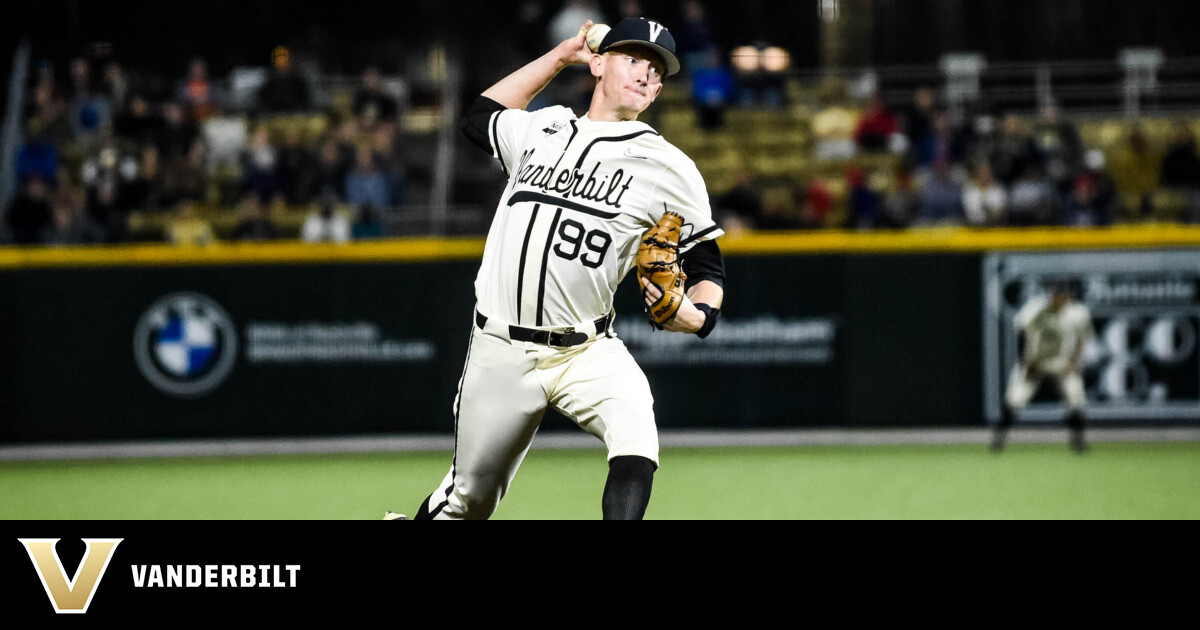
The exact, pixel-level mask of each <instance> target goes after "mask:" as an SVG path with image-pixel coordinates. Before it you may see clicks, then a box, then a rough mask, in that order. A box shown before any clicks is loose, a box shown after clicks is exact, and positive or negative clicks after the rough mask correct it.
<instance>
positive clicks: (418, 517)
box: [413, 494, 433, 521]
mask: <svg viewBox="0 0 1200 630" xmlns="http://www.w3.org/2000/svg"><path fill="white" fill-rule="evenodd" d="M432 498H433V495H432V494H431V495H429V496H427V497H425V502H424V503H422V504H421V507H420V508H418V509H417V513H416V514H415V515H414V516H413V520H414V521H431V520H433V517H432V516H430V515H429V500H430V499H432Z"/></svg>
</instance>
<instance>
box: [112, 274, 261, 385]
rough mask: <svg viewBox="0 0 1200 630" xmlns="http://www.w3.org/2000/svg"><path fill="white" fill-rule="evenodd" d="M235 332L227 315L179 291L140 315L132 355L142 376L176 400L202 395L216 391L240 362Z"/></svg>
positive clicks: (200, 298)
mask: <svg viewBox="0 0 1200 630" xmlns="http://www.w3.org/2000/svg"><path fill="white" fill-rule="evenodd" d="M237 345H238V344H237V331H236V329H235V328H234V325H233V321H232V320H231V319H230V318H229V315H228V314H226V313H225V311H224V310H223V309H222V308H221V307H220V306H219V305H218V304H217V303H216V302H214V301H213V300H212V299H210V298H208V297H206V296H203V295H200V294H199V293H175V294H172V295H168V296H166V297H164V298H162V299H160V300H158V301H157V302H155V303H154V304H153V305H151V306H150V308H149V309H147V310H146V312H145V313H144V314H143V315H142V317H141V319H140V320H139V321H138V325H137V330H136V332H135V333H134V355H135V356H136V358H137V362H138V367H139V368H140V369H141V371H142V374H143V375H145V377H146V379H147V380H148V381H150V383H151V384H152V385H154V386H155V387H156V388H158V389H159V390H160V391H162V392H163V393H166V394H170V395H173V396H183V397H195V396H203V395H205V394H207V393H209V392H211V391H212V390H214V389H216V387H217V386H218V385H220V384H221V382H222V381H223V380H225V377H226V376H228V375H229V372H230V370H232V369H233V365H234V363H235V360H236V358H237Z"/></svg>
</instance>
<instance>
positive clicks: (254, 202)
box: [0, 0, 1200, 245]
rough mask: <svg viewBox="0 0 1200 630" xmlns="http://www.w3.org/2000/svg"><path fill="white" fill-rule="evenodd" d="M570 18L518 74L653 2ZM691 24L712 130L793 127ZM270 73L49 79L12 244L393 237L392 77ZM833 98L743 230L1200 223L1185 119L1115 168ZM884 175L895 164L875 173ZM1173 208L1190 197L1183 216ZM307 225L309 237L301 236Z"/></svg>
mask: <svg viewBox="0 0 1200 630" xmlns="http://www.w3.org/2000/svg"><path fill="white" fill-rule="evenodd" d="M557 6H558V10H557V12H556V13H550V12H549V11H548V10H546V9H548V8H549V7H547V6H546V5H544V4H543V3H541V2H536V1H534V0H527V1H525V2H523V3H522V4H521V5H520V7H519V11H518V13H517V17H516V23H517V27H516V28H517V31H518V32H519V33H521V34H523V35H524V36H523V37H522V38H520V39H519V42H520V46H521V49H520V50H519V51H517V52H518V53H519V54H520V55H523V56H524V57H530V56H535V55H537V54H541V52H544V49H545V46H547V45H551V44H553V43H556V42H558V41H560V40H561V39H564V38H565V37H567V36H570V35H573V34H574V33H575V32H576V30H577V29H578V24H579V23H581V22H582V21H583V20H584V19H587V18H591V19H597V20H600V21H615V20H619V19H620V18H622V17H627V16H633V15H639V14H641V6H640V4H639V3H638V2H637V0H622V1H621V2H620V3H618V4H617V5H616V7H617V14H616V15H612V16H608V17H605V16H604V15H603V13H602V12H601V10H600V7H599V5H598V4H597V3H596V2H595V1H594V0H564V1H563V2H562V3H561V4H559V5H557ZM679 9H680V15H679V16H678V22H677V26H676V27H675V28H674V29H673V31H674V33H675V37H676V41H677V44H678V50H679V56H680V58H681V60H682V61H683V67H684V75H683V76H682V77H681V78H683V79H684V80H685V81H686V82H687V83H686V85H687V86H688V89H690V92H691V98H692V103H693V106H694V107H695V110H696V113H697V117H696V125H697V126H698V127H699V128H700V129H702V130H705V131H708V132H717V131H719V130H720V129H721V128H722V126H723V125H724V124H725V118H726V116H725V114H726V112H727V111H728V110H729V109H730V108H755V109H770V110H775V111H784V110H785V109H786V107H787V102H786V101H787V98H786V94H785V93H786V90H785V89H784V86H783V84H782V83H781V81H782V78H781V77H783V76H784V75H783V73H781V72H774V71H772V72H747V71H745V69H744V68H742V69H738V68H736V67H732V66H731V65H730V64H729V63H727V60H728V59H729V56H728V55H727V52H726V51H727V49H728V46H724V45H722V44H719V43H718V34H719V28H714V26H713V24H711V23H710V21H709V18H708V16H707V15H706V12H705V8H704V4H703V3H702V2H699V1H698V0H681V2H680V4H679ZM718 26H719V25H718ZM750 48H754V46H751V47H750ZM760 50H764V51H765V50H768V48H763V47H760ZM776 50H777V49H776ZM785 61H786V60H784V61H779V60H775V61H772V60H771V59H770V58H769V57H768V56H764V57H763V58H762V59H761V60H760V64H759V66H758V67H759V68H760V69H761V68H776V69H778V68H784V67H786V63H784V62H785ZM270 62H271V63H270V66H269V68H268V69H263V70H261V72H259V74H257V75H253V74H252V75H247V77H249V78H254V79H255V80H254V81H251V83H252V84H253V85H255V86H256V88H255V90H254V94H253V97H252V98H251V99H249V101H248V102H247V101H246V100H245V99H242V98H238V97H237V96H236V95H235V94H234V92H235V91H237V90H238V89H241V88H244V86H245V83H244V82H242V83H239V82H238V81H234V79H233V77H232V76H230V77H227V78H224V79H214V78H213V77H212V76H211V73H210V69H209V66H208V64H207V63H206V62H205V60H204V59H202V58H196V59H193V60H192V61H191V62H190V63H189V64H188V65H187V67H186V68H181V73H180V76H178V77H175V80H174V81H171V82H170V86H169V87H168V88H166V89H161V88H159V89H150V88H149V87H148V86H150V85H153V84H155V81H150V80H147V77H142V76H137V75H136V73H129V72H127V71H126V69H125V68H124V67H123V66H122V65H121V64H120V63H117V62H116V61H114V60H113V59H112V58H105V59H94V58H84V57H80V58H77V59H75V60H73V61H72V62H71V63H70V64H69V66H68V67H67V68H66V69H65V71H56V69H55V68H54V67H53V66H52V65H50V64H49V63H42V64H40V65H39V66H38V67H37V68H36V69H35V71H34V73H33V77H32V80H31V81H30V84H29V86H28V89H27V90H26V94H27V98H26V103H25V107H24V110H23V112H22V140H21V144H20V147H19V151H18V155H17V160H16V166H17V176H18V181H19V188H18V191H17V194H16V195H15V197H14V198H13V199H12V200H11V202H10V203H9V204H8V206H7V207H6V208H3V209H2V211H3V215H2V216H3V221H2V222H0V243H15V244H83V243H121V242H128V241H130V240H134V239H138V238H154V239H161V240H166V241H169V242H172V243H179V244H190V245H202V244H206V243H211V242H214V241H216V240H218V239H221V240H235V241H257V240H271V239H278V238H294V237H299V238H302V239H304V240H308V241H347V240H355V239H368V238H378V237H381V236H385V235H387V234H388V230H387V229H386V228H385V226H386V225H387V224H388V219H389V215H390V213H394V212H396V211H397V209H399V208H401V207H402V206H403V205H404V203H405V201H406V197H407V186H406V181H407V180H406V168H405V163H406V160H405V157H404V155H403V150H402V147H401V146H400V144H401V143H400V142H399V136H398V128H399V124H398V123H399V122H400V120H401V116H402V115H404V112H403V104H402V103H401V102H399V101H398V100H397V98H395V96H394V95H393V94H392V93H389V91H388V90H387V89H385V86H384V79H383V76H382V75H381V74H380V72H379V70H378V69H376V68H368V69H366V70H365V71H364V72H363V74H362V76H361V84H360V85H359V87H358V88H357V89H356V90H355V92H354V94H353V98H352V102H351V103H350V104H349V106H348V108H347V110H346V111H344V112H342V111H336V110H322V109H319V108H318V107H317V106H316V102H317V101H318V99H317V98H315V94H314V90H313V86H312V85H310V83H309V80H308V79H306V78H305V75H304V74H303V73H301V72H299V71H298V70H297V69H296V67H295V66H294V65H293V60H292V58H291V54H290V52H289V51H288V50H287V49H285V48H283V47H279V48H276V49H274V50H272V51H271V54H270ZM776 62H779V63H783V65H772V64H776ZM247 77H243V78H247ZM255 77H257V78H255ZM563 77H565V78H560V79H559V80H558V81H556V85H558V86H559V87H560V88H561V90H560V91H559V92H558V93H554V91H553V90H551V91H549V92H548V93H547V94H544V95H542V96H539V99H538V100H535V102H534V103H533V104H531V107H534V108H537V107H540V106H544V105H548V104H550V102H549V100H548V99H551V98H554V99H560V100H559V101H558V102H567V103H569V104H572V105H574V106H576V108H577V109H580V108H582V109H586V107H587V102H586V101H587V98H588V97H589V96H590V93H591V89H592V86H593V85H594V79H593V78H592V77H590V75H588V74H587V73H586V71H580V72H577V73H576V74H574V75H571V74H569V73H564V75H563ZM159 79H161V77H159ZM828 86H833V87H830V88H828V89H826V88H824V87H823V88H822V89H821V93H822V102H821V103H820V104H819V106H818V107H815V108H814V109H813V111H812V115H811V118H810V119H809V121H808V125H809V128H808V130H807V131H808V133H809V137H810V138H811V142H809V143H798V144H797V145H796V146H795V147H791V148H789V147H782V148H778V150H779V151H780V155H779V156H778V157H780V158H783V157H786V156H785V155H783V154H784V153H787V152H789V151H793V152H803V153H805V158H806V159H808V160H809V161H810V162H815V163H817V164H819V165H823V166H822V168H820V169H817V170H819V171H820V172H819V173H818V174H812V173H811V172H810V173H805V174H804V175H803V176H802V177H801V176H799V175H798V176H797V177H796V178H795V184H794V185H792V186H791V188H790V189H789V190H787V191H786V195H785V197H784V198H781V197H780V196H779V195H774V196H772V195H764V191H763V189H762V186H761V182H759V181H756V179H755V177H754V174H753V173H752V172H750V171H749V170H745V171H742V172H740V173H738V174H737V176H736V177H735V178H733V179H734V180H735V183H734V185H733V186H732V188H730V189H728V190H710V192H711V193H713V198H712V202H713V203H712V205H713V209H714V213H715V214H716V215H717V217H718V219H719V220H720V221H721V222H722V223H723V224H724V225H725V226H726V228H727V229H730V230H734V229H738V228H751V229H812V228H846V229H903V228H908V227H913V226H926V225H967V226H1039V225H1070V226H1102V225H1109V224H1112V223H1114V222H1128V221H1139V220H1172V221H1186V222H1200V153H1198V150H1197V147H1196V142H1195V138H1194V136H1193V133H1192V126H1191V125H1190V124H1189V122H1188V121H1186V120H1185V121H1180V122H1179V123H1178V125H1177V126H1176V129H1175V131H1174V134H1173V138H1172V139H1171V141H1170V143H1169V146H1167V147H1165V148H1164V147H1162V146H1160V145H1159V144H1157V143H1153V142H1150V141H1149V140H1148V139H1147V136H1146V134H1145V133H1143V131H1142V130H1141V129H1139V128H1138V127H1137V126H1136V125H1133V126H1132V128H1131V131H1130V133H1128V134H1127V137H1126V138H1124V139H1123V141H1122V142H1121V143H1119V144H1118V145H1116V146H1106V147H1104V150H1103V151H1101V150H1100V149H1099V148H1097V147H1089V146H1085V143H1084V141H1083V140H1082V138H1081V135H1080V132H1079V129H1078V127H1077V125H1076V124H1075V123H1074V122H1073V121H1072V120H1071V119H1070V118H1069V117H1067V116H1062V115H1060V112H1059V111H1058V110H1057V109H1055V108H1054V107H1046V108H1043V110H1042V111H1041V112H1039V114H1038V115H1036V116H1032V117H1025V116H1019V115H1015V114H1012V113H1004V112H990V111H983V110H980V111H975V112H967V113H966V114H964V115H959V116H952V115H951V113H950V112H949V111H948V109H947V108H946V107H945V104H944V103H940V102H939V99H938V97H937V95H936V93H935V91H934V90H933V89H930V88H922V89H918V90H916V91H915V92H914V93H913V96H912V100H911V102H908V103H895V102H891V103H889V102H888V101H887V100H885V99H884V98H883V95H882V94H881V93H880V92H879V91H878V89H877V88H878V85H877V84H876V83H875V82H871V81H865V82H862V81H860V82H857V83H855V84H853V85H851V84H846V83H839V82H838V81H834V80H830V81H829V82H828ZM906 98H907V97H906ZM576 101H577V102H576ZM580 111H582V110H580ZM873 156H874V157H880V156H883V157H887V158H890V159H887V160H882V161H880V160H864V159H863V158H870V157H873ZM829 165H835V168H834V169H832V170H831V169H830V168H825V167H827V166H829ZM881 165H883V166H881ZM1164 191H1168V192H1171V193H1173V195H1174V196H1173V197H1171V198H1170V199H1171V200H1172V202H1171V203H1170V204H1167V205H1170V207H1169V208H1168V207H1165V206H1164V203H1163V201H1162V199H1163V198H1162V195H1161V193H1162V192H1164ZM776 192H777V191H776ZM781 199H782V200H781ZM215 211H216V212H223V213H224V216H225V217H230V216H235V217H236V218H235V219H234V220H233V221H229V220H223V221H222V223H221V225H220V226H214V225H213V224H210V223H209V221H208V219H209V218H211V217H212V216H213V214H214V212H215ZM485 211H486V209H485ZM297 213H301V214H303V217H302V219H300V220H292V219H294V218H296V217H297ZM135 215H136V216H138V217H140V218H142V219H144V217H157V218H158V219H159V220H158V221H156V222H153V224H154V225H156V226H157V225H161V226H162V229H161V230H158V231H154V230H146V229H141V230H138V229H136V226H134V225H132V224H131V220H130V219H131V216H135ZM285 216H286V217H289V221H288V222H287V226H286V227H285V226H283V225H280V218H281V217H285ZM145 223H146V222H145V220H142V221H140V224H141V225H143V226H144V225H145Z"/></svg>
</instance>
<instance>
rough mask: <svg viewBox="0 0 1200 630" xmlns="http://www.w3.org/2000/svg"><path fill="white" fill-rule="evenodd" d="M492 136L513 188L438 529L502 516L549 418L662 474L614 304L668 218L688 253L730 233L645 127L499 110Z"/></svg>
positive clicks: (439, 494) (478, 317) (485, 274)
mask: <svg viewBox="0 0 1200 630" xmlns="http://www.w3.org/2000/svg"><path fill="white" fill-rule="evenodd" d="M487 128H488V132H487V143H488V144H489V145H490V149H491V151H492V154H493V156H494V157H496V158H497V159H498V160H499V161H500V163H501V165H503V167H504V170H505V172H506V173H507V174H508V185H507V187H506V189H505V191H504V194H503V197H502V198H501V200H500V204H499V206H498V207H497V209H496V215H495V218H494V219H493V221H492V225H491V229H490V230H489V232H488V237H487V244H486V246H485V249H484V254H483V262H482V264H481V266H480V268H479V274H478V276H477V277H476V279H475V294H476V298H477V305H476V310H477V312H476V314H475V316H474V319H475V327H474V330H473V334H472V337H471V341H470V345H469V347H468V351H467V360H466V367H465V368H464V371H463V376H462V379H461V381H460V382H459V391H458V395H457V396H456V397H455V401H454V417H455V449H454V461H453V463H452V465H451V467H450V472H449V473H448V474H447V475H446V478H445V480H444V481H443V482H442V484H441V485H440V486H439V487H438V489H437V490H436V491H434V493H433V494H432V495H431V496H430V498H429V500H428V504H427V505H428V509H429V513H430V514H431V515H432V516H433V517H434V518H437V519H458V518H486V517H488V516H490V515H491V514H492V512H494V511H495V508H496V505H497V504H498V503H499V501H500V499H501V498H502V497H503V496H504V494H505V492H506V491H507V490H508V487H509V484H510V482H511V481H512V478H513V476H514V475H515V474H516V471H517V468H518V466H520V464H521V461H522V460H523V459H524V457H525V454H526V453H527V452H528V449H529V446H530V444H531V443H532V440H533V436H534V433H535V432H536V431H537V428H538V425H539V424H540V423H541V419H542V415H543V413H544V412H545V410H546V408H547V407H551V408H553V409H555V410H556V411H558V412H560V413H562V414H563V415H564V416H566V417H568V418H570V419H572V420H573V421H574V422H575V423H576V424H578V425H579V426H580V427H581V428H583V429H584V430H585V431H587V432H588V433H591V434H592V435H595V436H596V437H598V438H600V439H601V440H603V441H604V443H605V445H606V447H607V449H608V458H609V459H610V460H611V459H613V458H616V457H621V456H640V457H645V458H647V459H649V460H651V461H653V462H654V463H655V464H656V465H657V464H658V435H657V430H656V427H655V424H654V412H653V408H652V407H653V402H654V401H653V398H652V397H651V394H650V387H649V384H648V383H647V381H646V377H645V374H644V373H643V372H642V370H641V368H639V367H638V365H637V363H636V362H635V361H634V360H633V357H632V356H631V355H630V354H629V351H628V350H627V349H626V348H625V345H624V343H623V342H622V341H621V340H620V339H618V338H617V336H616V334H615V333H614V332H613V330H612V325H611V324H612V313H613V295H614V293H615V292H616V290H617V286H618V285H619V284H620V282H621V280H622V279H623V278H624V277H625V275H626V274H627V273H628V272H629V270H630V269H631V268H632V267H633V266H634V259H635V255H636V253H637V249H638V245H639V243H640V239H641V236H642V234H643V233H644V232H645V231H646V230H648V229H649V228H650V227H651V226H653V225H654V224H655V223H657V221H658V219H659V217H661V216H662V214H663V213H664V212H667V211H672V212H677V213H679V214H681V215H682V216H683V217H684V228H683V232H682V234H681V237H680V251H681V253H682V252H686V251H687V250H688V249H690V248H691V247H692V246H693V245H695V244H697V243H699V242H702V241H705V240H709V239H715V238H717V237H719V236H720V235H721V234H723V232H722V231H721V230H720V228H718V227H717V225H716V224H715V223H714V222H713V219H712V213H711V211H710V209H709V204H708V194H707V192H706V189H705V186H704V180H703V179H702V178H701V176H700V173H699V171H697V169H696V166H695V163H694V162H692V160H691V159H689V158H688V157H687V156H686V155H684V154H683V152H681V151H680V150H679V149H677V148H675V147H674V146H672V145H671V144H670V143H668V142H667V141H666V140H664V139H663V137H662V136H661V135H659V134H658V133H657V132H656V131H654V129H653V128H651V127H650V126H649V125H647V124H645V123H642V122H637V121H626V122H598V121H593V120H589V119H588V118H587V117H586V116H585V117H582V118H577V117H576V116H575V114H574V113H573V112H572V111H571V110H570V109H568V108H566V107H549V108H546V109H542V110H539V111H536V112H527V111H524V110H517V109H502V110H499V111H495V112H494V113H492V114H491V117H490V119H489V120H488V125H487ZM547 342H549V343H547Z"/></svg>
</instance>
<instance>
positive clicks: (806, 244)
mask: <svg viewBox="0 0 1200 630" xmlns="http://www.w3.org/2000/svg"><path fill="white" fill-rule="evenodd" d="M720 244H721V249H722V251H723V252H725V254H726V255H728V256H779V255H788V254H837V253H847V254H859V253H861V254H877V253H900V254H904V253H922V252H981V251H991V250H1056V249H1126V248H1154V247H1162V248H1180V247H1184V248H1187V247H1195V248H1197V249H1200V226H1197V227H1190V226H1178V225H1171V226H1167V225H1148V226H1120V227H1112V228H1097V229H1077V228H1042V229H986V230H977V229H966V228H925V229H913V230H907V231H903V232H847V231H814V232H755V233H741V234H730V235H726V236H725V237H723V238H722V239H721V240H720ZM482 254H483V239H482V238H453V239H436V238H405V239H392V240H384V241H367V242H358V243H350V244H345V245H332V244H308V243H301V242H296V241H288V242H274V243H254V244H218V245H213V246H210V247H201V248H180V247H173V246H170V245H158V244H153V245H108V246H90V247H0V270H2V269H22V268H52V267H123V266H132V267H143V266H198V265H200V266H202V265H265V264H323V263H327V264H353V263H367V262H370V263H374V262H436V261H447V260H473V259H478V258H479V257H480V256H481V255H482ZM1197 255H1198V256H1200V252H1198V253H1197Z"/></svg>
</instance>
